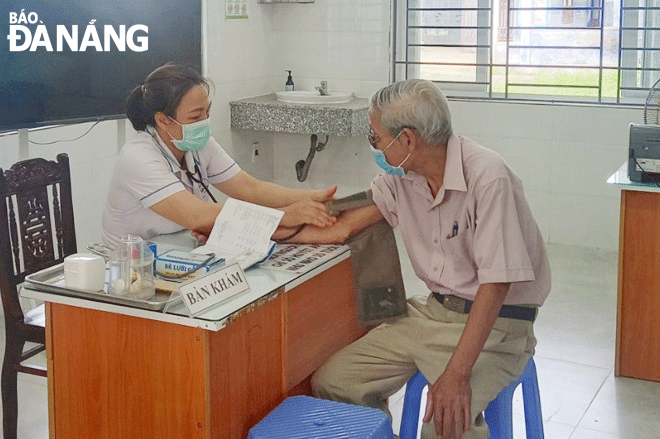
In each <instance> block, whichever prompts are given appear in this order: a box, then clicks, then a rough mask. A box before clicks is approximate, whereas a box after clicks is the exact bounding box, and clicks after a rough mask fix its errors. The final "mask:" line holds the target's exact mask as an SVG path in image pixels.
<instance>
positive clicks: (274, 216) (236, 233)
mask: <svg viewBox="0 0 660 439" xmlns="http://www.w3.org/2000/svg"><path fill="white" fill-rule="evenodd" d="M282 216H284V212H282V211H281V210H277V209H272V208H270V207H264V206H259V205H257V204H252V203H246V202H245V201H239V200H236V199H234V198H229V199H228V200H227V201H226V202H225V204H224V205H223V207H222V210H221V211H220V214H219V215H218V217H217V218H216V219H215V224H214V225H213V230H212V231H211V234H210V235H209V239H208V240H207V241H206V244H204V245H202V246H200V247H197V248H196V249H194V250H193V253H204V254H208V253H215V256H216V258H224V259H225V264H227V265H230V264H233V263H238V264H239V265H240V266H241V268H243V269H246V268H249V267H251V266H252V265H254V264H256V263H258V262H260V261H262V260H265V259H267V258H268V256H269V254H270V253H271V252H272V251H273V249H274V248H275V243H274V242H273V241H271V240H270V237H271V236H272V235H273V233H275V229H277V226H278V225H279V223H280V221H281V219H282Z"/></svg>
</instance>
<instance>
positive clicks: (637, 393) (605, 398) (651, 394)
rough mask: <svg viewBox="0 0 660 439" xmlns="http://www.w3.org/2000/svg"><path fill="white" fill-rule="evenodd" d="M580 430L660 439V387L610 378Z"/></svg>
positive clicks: (630, 380) (612, 376)
mask: <svg viewBox="0 0 660 439" xmlns="http://www.w3.org/2000/svg"><path fill="white" fill-rule="evenodd" d="M578 426H579V427H582V428H586V429H589V430H596V431H599V432H607V433H613V434H618V435H619V436H621V437H622V438H625V439H642V438H657V437H660V383H655V382H650V381H644V380H637V379H632V378H621V377H619V378H616V377H614V374H610V376H609V377H608V378H607V380H606V381H605V384H604V385H603V387H602V389H601V391H600V392H598V395H596V398H595V399H594V401H593V402H592V404H591V406H590V407H589V410H587V413H586V414H585V416H584V418H583V419H582V421H581V422H580V423H579V425H578Z"/></svg>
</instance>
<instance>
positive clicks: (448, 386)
mask: <svg viewBox="0 0 660 439" xmlns="http://www.w3.org/2000/svg"><path fill="white" fill-rule="evenodd" d="M471 403H472V388H471V387H470V376H469V375H463V374H460V373H458V372H456V371H453V370H449V369H447V370H445V371H444V373H443V374H442V375H440V377H439V378H438V380H437V381H436V382H435V383H434V384H433V385H432V386H430V387H429V392H428V396H427V400H426V412H425V413H424V422H429V421H430V420H431V418H433V424H434V426H435V432H436V433H437V434H438V436H439V437H440V438H442V439H460V438H461V437H462V436H463V433H465V432H466V431H468V430H469V429H470V426H471V425H472V413H471V411H472V410H471V408H470V405H471Z"/></svg>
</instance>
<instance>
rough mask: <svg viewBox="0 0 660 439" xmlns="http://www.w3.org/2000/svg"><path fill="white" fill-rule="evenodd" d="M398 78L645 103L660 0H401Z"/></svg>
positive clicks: (489, 93)
mask: <svg viewBox="0 0 660 439" xmlns="http://www.w3.org/2000/svg"><path fill="white" fill-rule="evenodd" d="M393 23H394V44H393V51H394V53H393V60H394V63H393V72H392V73H393V76H394V79H395V80H401V79H408V78H423V79H429V80H431V81H434V82H436V83H437V84H438V85H439V86H440V87H441V88H442V89H443V90H444V91H445V93H446V94H447V95H448V96H451V97H465V98H490V99H513V100H534V101H539V100H542V101H555V102H584V103H606V104H633V105H637V104H643V103H644V100H645V98H646V96H647V93H648V90H649V88H651V87H652V86H653V84H654V83H655V82H656V81H657V80H658V79H659V78H660V0H394V20H393Z"/></svg>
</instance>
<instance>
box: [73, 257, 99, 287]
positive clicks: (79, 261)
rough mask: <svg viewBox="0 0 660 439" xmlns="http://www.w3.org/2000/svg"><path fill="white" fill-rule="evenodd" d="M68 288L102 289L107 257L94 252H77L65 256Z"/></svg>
mask: <svg viewBox="0 0 660 439" xmlns="http://www.w3.org/2000/svg"><path fill="white" fill-rule="evenodd" d="M64 282H65V284H66V287H67V288H73V289H76V290H89V291H101V290H103V285H104V284H105V259H103V258H102V257H101V256H98V255H94V254H92V253H76V254H73V255H70V256H67V257H66V258H64Z"/></svg>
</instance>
